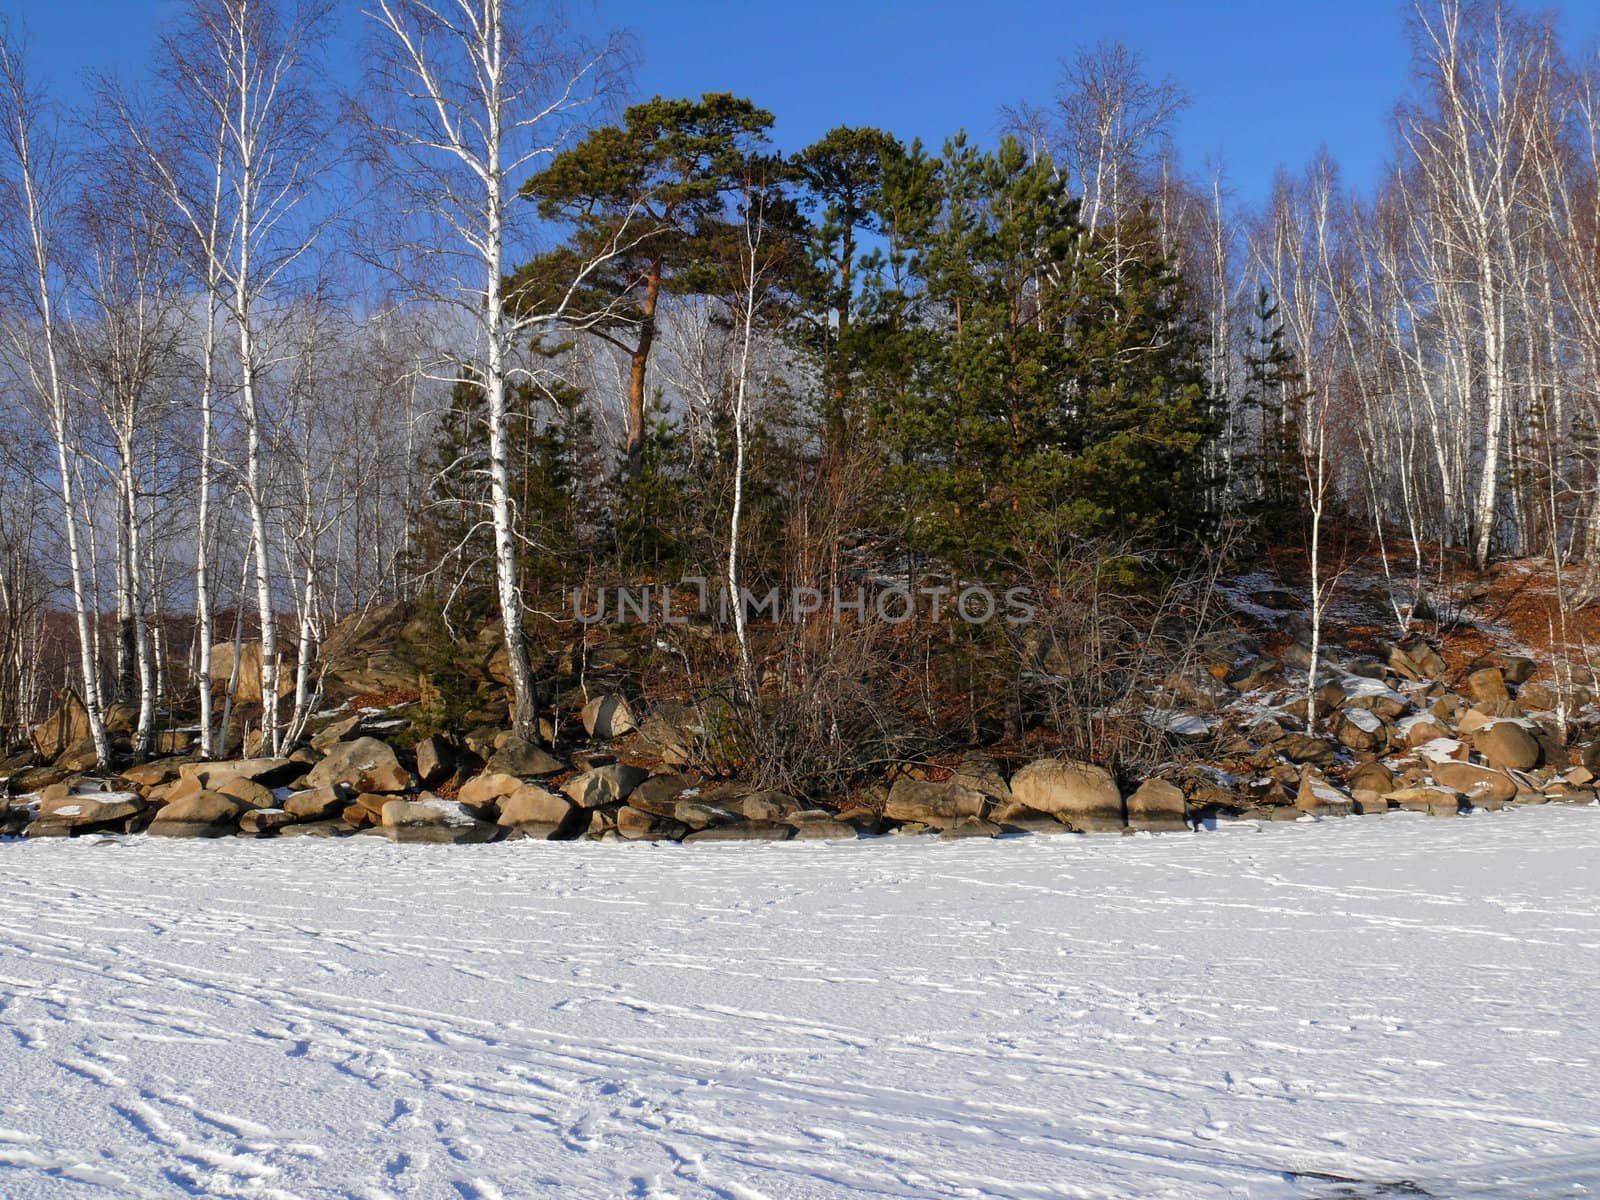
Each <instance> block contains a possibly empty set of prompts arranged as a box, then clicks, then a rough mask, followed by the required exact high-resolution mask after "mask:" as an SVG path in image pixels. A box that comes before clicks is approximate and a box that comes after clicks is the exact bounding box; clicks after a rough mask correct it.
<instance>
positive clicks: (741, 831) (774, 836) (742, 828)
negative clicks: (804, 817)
mask: <svg viewBox="0 0 1600 1200" xmlns="http://www.w3.org/2000/svg"><path fill="white" fill-rule="evenodd" d="M793 836H794V830H793V829H792V828H790V827H789V826H788V825H758V824H756V823H755V822H753V821H741V822H738V823H737V824H733V825H713V826H711V827H709V828H707V829H698V830H696V831H695V832H694V833H691V834H689V835H688V836H687V837H685V838H684V839H683V840H684V842H685V843H686V844H687V843H689V842H783V841H787V840H788V839H790V838H792V837H793Z"/></svg>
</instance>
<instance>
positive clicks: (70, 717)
mask: <svg viewBox="0 0 1600 1200" xmlns="http://www.w3.org/2000/svg"><path fill="white" fill-rule="evenodd" d="M88 736H89V710H88V709H86V708H85V707H84V706H83V701H82V700H80V699H79V698H78V693H77V692H75V691H73V690H72V689H70V688H69V689H67V690H66V691H65V692H63V693H62V694H61V701H60V703H58V704H57V705H56V710H55V712H53V713H51V714H50V715H49V716H48V717H46V718H45V719H44V720H43V721H41V722H40V723H39V724H38V725H35V726H34V727H33V730H32V739H33V746H34V749H36V750H37V751H38V752H39V757H40V758H45V759H52V758H55V757H57V756H58V755H59V754H61V753H62V751H64V750H66V748H67V747H68V746H71V745H73V744H74V743H75V742H81V741H82V740H83V739H85V738H87V737H88Z"/></svg>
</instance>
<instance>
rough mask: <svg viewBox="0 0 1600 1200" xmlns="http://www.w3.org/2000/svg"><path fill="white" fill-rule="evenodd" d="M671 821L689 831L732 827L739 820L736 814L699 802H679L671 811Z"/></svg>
mask: <svg viewBox="0 0 1600 1200" xmlns="http://www.w3.org/2000/svg"><path fill="white" fill-rule="evenodd" d="M672 815H673V819H674V820H677V821H681V822H682V823H683V824H685V825H687V826H688V827H689V828H690V829H710V828H711V827H712V826H714V825H733V824H737V823H738V822H739V820H740V819H741V818H740V817H739V815H738V814H737V813H732V812H729V811H728V810H727V809H725V808H719V807H717V806H716V805H715V804H707V803H705V802H703V801H700V800H679V801H678V803H677V804H676V805H674V806H673V810H672Z"/></svg>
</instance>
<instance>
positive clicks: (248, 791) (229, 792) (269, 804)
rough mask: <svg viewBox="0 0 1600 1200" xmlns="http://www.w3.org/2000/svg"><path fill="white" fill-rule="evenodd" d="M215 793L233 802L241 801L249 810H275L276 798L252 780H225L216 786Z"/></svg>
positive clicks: (266, 788)
mask: <svg viewBox="0 0 1600 1200" xmlns="http://www.w3.org/2000/svg"><path fill="white" fill-rule="evenodd" d="M215 790H216V791H219V792H221V793H222V794H223V795H224V796H232V797H233V798H234V799H235V800H243V801H244V802H245V803H246V804H248V805H249V806H250V807H251V808H277V807H278V798H277V796H275V795H274V794H273V792H272V789H271V788H268V787H266V786H264V785H262V784H259V783H257V782H256V781H255V780H253V779H239V778H234V779H227V780H224V781H223V782H221V783H219V784H217V786H216V789H215Z"/></svg>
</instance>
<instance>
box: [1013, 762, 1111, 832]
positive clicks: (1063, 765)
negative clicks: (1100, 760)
mask: <svg viewBox="0 0 1600 1200" xmlns="http://www.w3.org/2000/svg"><path fill="white" fill-rule="evenodd" d="M1011 795H1012V797H1013V798H1014V799H1015V800H1016V802H1017V803H1018V804H1021V805H1023V806H1024V807H1025V808H1031V809H1032V810H1033V811H1034V812H1042V813H1049V814H1050V815H1051V816H1056V817H1060V818H1061V819H1062V820H1063V821H1065V822H1066V823H1067V824H1068V825H1071V826H1072V827H1073V828H1074V829H1078V830H1080V831H1082V832H1085V833H1087V832H1093V831H1096V830H1112V829H1121V828H1122V826H1123V807H1122V793H1121V792H1120V791H1119V790H1118V788H1117V783H1116V780H1114V779H1112V778H1111V774H1110V772H1108V771H1106V770H1104V769H1103V768H1101V767H1096V766H1092V765H1090V764H1089V763H1080V762H1072V761H1070V760H1067V759H1060V758H1041V759H1039V760H1037V761H1035V762H1031V763H1029V764H1028V765H1027V766H1025V767H1023V768H1022V770H1020V771H1018V772H1017V773H1016V774H1015V775H1014V776H1012V778H1011Z"/></svg>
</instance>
